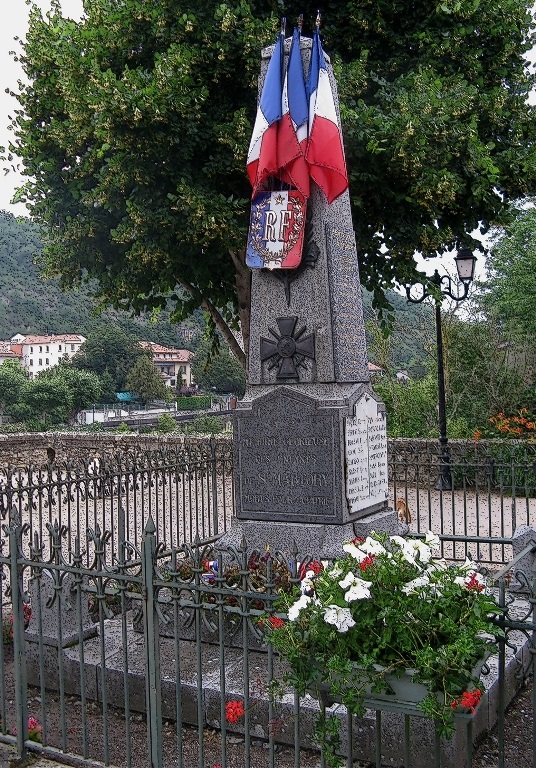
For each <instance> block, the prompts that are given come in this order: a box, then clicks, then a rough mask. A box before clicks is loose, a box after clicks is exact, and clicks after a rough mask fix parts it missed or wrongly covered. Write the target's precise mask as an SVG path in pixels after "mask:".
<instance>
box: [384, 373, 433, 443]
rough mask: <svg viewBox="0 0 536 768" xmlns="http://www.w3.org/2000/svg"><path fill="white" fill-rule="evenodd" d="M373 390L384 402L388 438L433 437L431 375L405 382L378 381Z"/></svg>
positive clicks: (394, 380)
mask: <svg viewBox="0 0 536 768" xmlns="http://www.w3.org/2000/svg"><path fill="white" fill-rule="evenodd" d="M374 391H375V392H376V393H377V394H378V395H379V396H380V397H381V399H382V400H383V402H384V403H385V409H386V421H387V434H388V436H389V437H430V436H435V435H437V431H438V422H437V381H436V380H435V379H434V378H433V377H432V376H427V377H426V378H424V379H420V380H410V381H406V382H398V381H396V379H392V378H387V379H381V380H380V381H377V382H375V383H374Z"/></svg>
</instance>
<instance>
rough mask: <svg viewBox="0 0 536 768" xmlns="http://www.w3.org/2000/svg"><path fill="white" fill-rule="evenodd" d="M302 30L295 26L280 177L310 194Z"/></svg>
mask: <svg viewBox="0 0 536 768" xmlns="http://www.w3.org/2000/svg"><path fill="white" fill-rule="evenodd" d="M300 37H301V35H300V30H299V29H297V28H296V29H294V34H293V36H292V43H291V46H290V54H289V58H288V65H287V72H286V74H285V80H284V83H283V104H282V113H283V115H282V118H281V122H280V124H279V135H278V139H277V153H278V156H277V157H278V165H279V178H280V179H281V180H282V181H284V182H286V183H287V184H290V186H291V187H295V188H296V189H298V190H299V191H300V192H301V193H302V195H303V196H304V197H306V198H307V197H309V186H310V185H309V166H308V165H307V162H306V160H305V152H306V150H307V133H308V118H309V103H308V99H307V93H306V90H305V78H304V75H303V65H302V58H301V51H300Z"/></svg>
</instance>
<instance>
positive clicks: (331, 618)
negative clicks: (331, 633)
mask: <svg viewBox="0 0 536 768" xmlns="http://www.w3.org/2000/svg"><path fill="white" fill-rule="evenodd" d="M324 621H325V622H326V624H333V625H334V626H335V627H337V631H338V632H341V633H342V632H348V630H349V629H350V627H353V626H354V625H355V621H354V620H353V619H352V614H351V613H350V609H349V608H340V606H338V605H328V607H327V608H325V610H324Z"/></svg>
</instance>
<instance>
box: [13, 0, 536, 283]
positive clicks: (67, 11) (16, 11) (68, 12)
mask: <svg viewBox="0 0 536 768" xmlns="http://www.w3.org/2000/svg"><path fill="white" fill-rule="evenodd" d="M34 1H35V4H36V5H38V6H39V7H40V8H41V9H42V10H43V11H44V12H46V11H47V10H48V8H49V7H50V0H34ZM61 5H62V8H63V13H64V15H65V16H69V17H70V18H73V19H79V18H80V16H81V14H82V0H62V2H61ZM28 12H29V5H27V3H26V0H11V3H10V8H9V13H7V14H3V18H2V23H1V24H0V73H1V77H0V86H1V87H0V146H4V147H6V148H7V145H8V143H9V139H10V137H11V132H10V131H9V130H8V128H7V126H8V124H9V122H10V121H9V118H8V116H9V115H10V114H13V110H14V109H16V108H17V106H18V105H17V102H16V100H15V99H13V98H11V97H10V96H9V95H8V94H6V93H5V89H6V88H11V89H12V90H15V91H16V90H17V81H18V80H19V79H20V78H21V77H22V75H23V73H22V70H21V69H20V67H19V65H18V64H17V63H16V62H14V61H13V57H12V56H10V55H9V51H13V50H15V51H17V50H18V48H17V46H18V43H16V42H15V41H14V38H15V37H19V38H24V37H25V35H26V30H27V23H28ZM531 58H532V61H534V62H535V63H536V49H535V50H534V51H533V55H532V57H531ZM533 101H535V102H536V94H535V95H534V99H533ZM19 183H20V177H19V176H17V174H16V173H13V172H12V171H10V172H9V173H8V174H6V175H2V172H1V170H0V210H2V209H3V210H6V211H10V212H11V213H13V214H15V215H17V216H25V215H27V210H26V207H25V206H24V205H23V204H22V203H19V204H18V205H12V204H11V202H10V201H11V198H12V196H13V194H14V190H15V187H16V186H17V185H18V184H19ZM453 264H454V262H453ZM420 266H422V264H420ZM438 266H440V267H441V268H443V266H444V261H441V260H435V259H431V260H428V261H427V262H426V268H425V269H426V272H427V273H428V274H432V272H433V270H434V268H436V267H438ZM483 268H484V260H483V259H482V258H480V260H479V262H477V276H478V277H479V278H482V277H483V276H484V275H483ZM449 271H450V270H449Z"/></svg>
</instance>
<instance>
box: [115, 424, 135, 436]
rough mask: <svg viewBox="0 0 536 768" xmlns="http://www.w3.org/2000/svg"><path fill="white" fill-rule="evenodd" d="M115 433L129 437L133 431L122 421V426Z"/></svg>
mask: <svg viewBox="0 0 536 768" xmlns="http://www.w3.org/2000/svg"><path fill="white" fill-rule="evenodd" d="M115 431H116V432H117V433H118V434H119V435H128V434H130V432H132V430H131V429H130V427H129V426H128V424H127V423H126V421H122V422H121V424H120V425H119V426H118V427H117V429H116V430H115Z"/></svg>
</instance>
